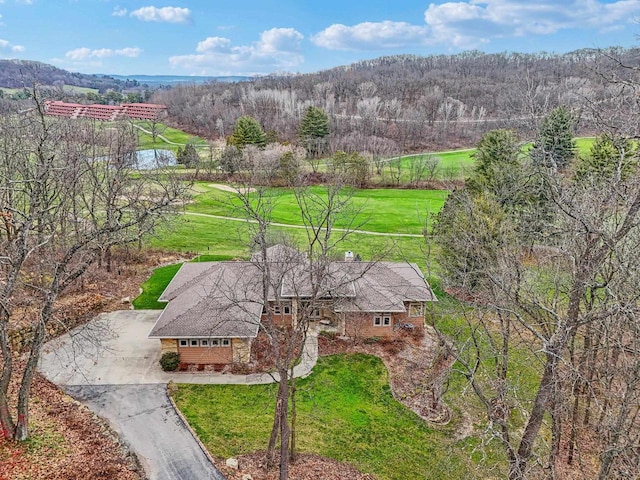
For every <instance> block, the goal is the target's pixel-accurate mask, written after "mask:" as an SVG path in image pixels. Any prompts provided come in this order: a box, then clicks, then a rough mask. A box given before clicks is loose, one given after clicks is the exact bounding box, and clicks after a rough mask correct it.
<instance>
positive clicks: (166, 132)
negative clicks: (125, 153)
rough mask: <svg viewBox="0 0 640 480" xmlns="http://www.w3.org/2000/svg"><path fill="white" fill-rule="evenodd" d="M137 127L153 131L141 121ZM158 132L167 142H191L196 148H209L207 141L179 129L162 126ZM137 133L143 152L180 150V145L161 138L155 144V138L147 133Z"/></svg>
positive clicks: (158, 127)
mask: <svg viewBox="0 0 640 480" xmlns="http://www.w3.org/2000/svg"><path fill="white" fill-rule="evenodd" d="M136 125H139V126H140V127H142V128H144V129H145V130H149V131H151V126H150V125H149V123H147V122H144V121H139V122H136ZM157 131H158V133H159V134H160V135H162V136H163V137H165V138H166V139H167V140H169V141H170V142H173V143H179V144H181V145H184V144H186V143H188V142H190V141H191V142H193V143H194V144H195V146H196V147H198V146H207V141H206V140H205V139H203V138H200V137H197V136H194V135H191V134H189V133H187V132H184V131H182V130H178V129H177V128H172V127H167V126H166V125H163V124H160V125H158V126H157ZM137 132H138V148H139V149H141V150H146V149H166V150H174V151H175V150H177V149H178V146H179V145H172V144H170V143H167V142H165V141H164V140H162V139H161V138H159V137H158V138H157V139H156V141H155V142H154V141H153V137H152V136H151V135H149V134H148V133H145V132H143V131H142V130H137Z"/></svg>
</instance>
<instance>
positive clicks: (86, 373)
mask: <svg viewBox="0 0 640 480" xmlns="http://www.w3.org/2000/svg"><path fill="white" fill-rule="evenodd" d="M160 313H161V312H160V311H159V310H123V311H118V312H112V313H104V314H101V315H98V316H97V317H96V318H95V319H93V320H92V321H91V322H89V323H88V324H87V325H84V326H81V327H78V328H76V329H75V330H73V331H71V332H70V333H68V334H66V335H63V336H61V337H59V338H57V339H55V340H53V341H51V342H49V343H47V344H46V345H45V347H44V348H43V352H42V355H41V357H40V364H39V369H40V371H41V373H43V374H44V375H45V376H46V377H47V378H48V379H49V380H51V381H52V382H54V383H56V384H57V385H59V386H60V387H61V388H62V389H63V390H64V391H65V392H67V393H68V394H69V395H71V396H72V397H74V398H76V399H77V400H79V401H81V402H83V403H84V404H86V405H87V406H88V407H89V408H90V409H91V410H92V411H93V412H95V413H96V414H98V415H100V416H101V417H104V418H106V419H107V420H108V421H109V423H110V425H111V426H112V428H113V429H114V430H116V431H117V432H118V433H119V434H120V435H121V436H122V438H123V440H124V441H125V442H126V443H127V444H128V445H129V447H130V448H131V449H132V450H133V451H134V452H135V453H136V454H137V455H138V457H139V458H140V460H141V462H142V464H143V466H144V468H145V471H146V473H147V475H148V476H149V479H150V480H185V479H194V480H200V479H215V480H223V479H224V476H223V475H222V474H221V473H220V472H219V471H218V470H217V469H216V467H215V466H214V465H213V464H212V463H211V461H210V460H209V458H208V457H207V455H206V454H205V452H204V451H203V450H202V448H201V447H200V444H199V443H198V442H197V441H196V439H195V438H194V437H193V436H192V435H191V433H190V432H189V430H188V429H187V428H186V426H185V425H184V423H183V422H182V420H181V419H180V417H179V416H178V414H177V413H176V411H175V410H174V408H173V406H172V405H171V402H170V401H169V398H168V396H167V392H166V384H167V383H168V382H169V381H174V382H176V383H194V384H245V385H251V384H263V383H271V382H274V381H276V380H277V375H276V376H272V375H269V374H255V375H227V374H221V373H204V372H202V373H186V372H184V373H168V372H163V371H162V370H161V369H160V364H159V360H160V344H159V341H158V340H150V339H148V338H147V334H148V333H149V331H151V328H152V327H153V325H154V324H155V322H156V319H157V318H158V316H159V315H160ZM317 359H318V337H317V335H316V334H315V333H314V334H310V335H308V337H307V340H306V343H305V346H304V349H303V355H302V359H301V362H300V364H298V365H297V366H296V367H295V368H294V375H295V376H296V377H306V376H307V375H309V374H310V373H311V370H312V368H313V366H314V365H315V364H316V361H317Z"/></svg>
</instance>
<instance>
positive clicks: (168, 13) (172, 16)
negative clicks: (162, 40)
mask: <svg viewBox="0 0 640 480" xmlns="http://www.w3.org/2000/svg"><path fill="white" fill-rule="evenodd" d="M130 15H131V16H132V17H136V18H137V19H138V20H142V21H144V22H165V23H187V22H188V21H189V20H191V10H189V9H188V8H181V7H161V8H158V7H153V6H150V7H142V8H139V9H137V10H134V11H132V12H131V13H130Z"/></svg>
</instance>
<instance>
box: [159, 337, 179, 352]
mask: <svg viewBox="0 0 640 480" xmlns="http://www.w3.org/2000/svg"><path fill="white" fill-rule="evenodd" d="M167 352H175V353H178V340H176V339H174V338H161V339H160V353H161V354H165V353H167Z"/></svg>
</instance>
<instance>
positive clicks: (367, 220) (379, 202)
mask: <svg viewBox="0 0 640 480" xmlns="http://www.w3.org/2000/svg"><path fill="white" fill-rule="evenodd" d="M197 186H198V188H197V191H198V192H201V193H198V194H196V195H195V196H194V202H193V203H191V204H189V205H188V206H187V211H189V212H198V213H207V214H212V215H222V216H229V217H242V216H243V214H242V212H240V211H239V210H238V206H239V205H240V202H239V201H238V199H237V198H236V196H235V194H233V193H229V192H224V191H222V190H218V189H216V188H211V187H207V184H206V183H199V184H198V185H197ZM310 190H311V192H312V193H313V194H318V195H322V192H323V191H324V187H311V189H310ZM265 194H266V196H267V197H268V199H269V202H271V203H272V204H273V212H272V221H273V222H276V223H285V224H291V225H301V224H302V220H301V218H300V213H299V209H298V206H297V203H296V198H295V195H294V192H293V191H292V190H291V189H288V188H271V189H268V190H267V191H266V192H265ZM448 195H449V192H448V191H447V190H407V189H362V190H354V191H353V197H352V202H351V206H350V209H351V210H352V212H353V213H356V214H357V215H356V217H355V224H356V225H357V228H358V229H360V230H369V231H374V232H382V233H413V234H420V233H421V232H422V230H423V228H424V225H425V218H426V217H427V216H429V215H431V214H435V213H437V212H439V211H440V209H441V208H442V206H443V205H444V202H445V200H446V198H447V196H448ZM349 218H351V215H349ZM335 226H336V227H346V226H347V225H346V223H345V222H344V221H342V222H340V221H338V222H337V223H336V225H335Z"/></svg>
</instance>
